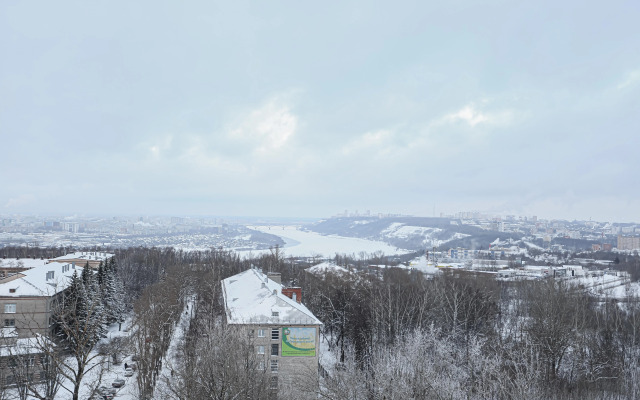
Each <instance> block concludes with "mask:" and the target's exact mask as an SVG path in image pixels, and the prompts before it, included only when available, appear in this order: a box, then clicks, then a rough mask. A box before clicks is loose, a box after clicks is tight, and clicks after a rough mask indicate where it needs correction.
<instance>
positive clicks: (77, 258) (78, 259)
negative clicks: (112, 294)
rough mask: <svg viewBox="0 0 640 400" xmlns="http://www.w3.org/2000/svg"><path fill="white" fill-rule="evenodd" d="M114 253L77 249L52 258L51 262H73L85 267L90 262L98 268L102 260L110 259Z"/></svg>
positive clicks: (90, 264)
mask: <svg viewBox="0 0 640 400" xmlns="http://www.w3.org/2000/svg"><path fill="white" fill-rule="evenodd" d="M112 257H113V254H110V253H106V252H102V251H77V252H75V253H70V254H67V255H64V256H60V257H56V258H51V259H49V262H57V263H62V264H73V263H75V265H78V266H80V267H84V266H85V265H87V263H89V266H90V267H91V268H94V269H95V268H98V265H100V263H101V262H105V261H107V260H110V259H111V258H112Z"/></svg>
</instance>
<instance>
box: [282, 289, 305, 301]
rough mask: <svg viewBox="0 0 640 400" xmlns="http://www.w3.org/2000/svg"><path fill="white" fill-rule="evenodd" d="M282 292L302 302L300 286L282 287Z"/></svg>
mask: <svg viewBox="0 0 640 400" xmlns="http://www.w3.org/2000/svg"><path fill="white" fill-rule="evenodd" d="M282 294H283V295H285V296H287V297H288V298H290V299H293V300H295V301H297V302H298V303H302V288H299V287H289V288H285V287H283V288H282Z"/></svg>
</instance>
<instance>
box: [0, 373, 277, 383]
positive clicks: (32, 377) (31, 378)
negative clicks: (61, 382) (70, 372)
mask: <svg viewBox="0 0 640 400" xmlns="http://www.w3.org/2000/svg"><path fill="white" fill-rule="evenodd" d="M37 376H38V377H39V379H40V380H41V381H42V380H44V379H45V378H46V377H47V373H46V372H45V371H40V373H39V374H38V375H37ZM24 378H26V380H27V381H28V382H32V381H34V380H36V374H29V375H27V376H25V377H24ZM4 382H5V385H7V386H10V385H14V384H15V383H16V377H15V376H13V375H9V376H7V377H6V378H5V380H4ZM277 383H278V381H277V380H276V387H277Z"/></svg>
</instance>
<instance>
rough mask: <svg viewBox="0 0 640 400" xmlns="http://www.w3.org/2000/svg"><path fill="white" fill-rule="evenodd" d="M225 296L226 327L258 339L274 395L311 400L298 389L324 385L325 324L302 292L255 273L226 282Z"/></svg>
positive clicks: (257, 349)
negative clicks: (322, 347) (322, 336)
mask: <svg viewBox="0 0 640 400" xmlns="http://www.w3.org/2000/svg"><path fill="white" fill-rule="evenodd" d="M222 293H223V296H224V305H225V314H226V323H227V324H228V325H230V326H235V327H237V328H238V329H239V330H241V331H243V332H244V333H246V334H247V335H248V336H249V337H251V338H252V340H253V342H254V346H255V347H254V349H255V352H256V355H257V357H258V359H259V361H258V365H260V366H263V367H264V368H265V369H266V371H267V372H268V373H269V374H270V379H269V381H270V388H271V389H272V390H273V392H272V393H273V394H275V395H285V394H286V395H290V396H293V397H292V398H305V394H304V393H302V392H300V390H298V389H299V388H302V387H304V388H307V389H308V388H309V387H312V385H317V384H318V362H319V345H320V342H319V338H320V326H321V325H322V323H321V322H320V320H318V319H317V318H316V317H315V316H314V315H313V313H311V311H309V309H308V308H307V307H305V306H304V305H303V304H302V290H301V289H300V288H287V287H284V286H283V285H282V284H281V283H280V275H279V274H270V275H269V276H267V275H266V274H264V273H262V272H261V271H259V270H256V269H250V270H247V271H244V272H242V273H240V274H237V275H234V276H232V277H230V278H227V279H224V280H222Z"/></svg>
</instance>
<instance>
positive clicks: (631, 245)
mask: <svg viewBox="0 0 640 400" xmlns="http://www.w3.org/2000/svg"><path fill="white" fill-rule="evenodd" d="M618 250H640V236H622V235H618Z"/></svg>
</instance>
